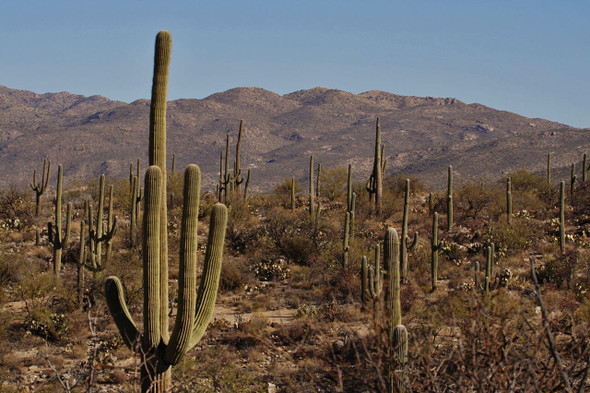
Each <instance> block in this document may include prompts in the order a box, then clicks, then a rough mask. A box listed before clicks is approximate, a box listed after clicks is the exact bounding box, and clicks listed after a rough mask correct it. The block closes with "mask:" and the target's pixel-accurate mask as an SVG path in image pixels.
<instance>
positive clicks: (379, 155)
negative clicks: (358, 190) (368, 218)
mask: <svg viewBox="0 0 590 393" xmlns="http://www.w3.org/2000/svg"><path fill="white" fill-rule="evenodd" d="M383 153H384V146H383V145H381V126H380V125H379V118H377V125H376V127H375V155H374V158H373V172H372V173H371V176H370V177H369V181H368V182H367V191H368V192H369V198H370V200H371V211H372V213H375V212H376V214H377V215H378V216H380V215H381V212H382V209H383V172H384V171H385V164H386V161H385V159H384V157H383V155H384V154H383Z"/></svg>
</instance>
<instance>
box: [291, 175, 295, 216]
mask: <svg viewBox="0 0 590 393" xmlns="http://www.w3.org/2000/svg"><path fill="white" fill-rule="evenodd" d="M291 211H293V212H294V211H295V178H294V177H292V178H291Z"/></svg>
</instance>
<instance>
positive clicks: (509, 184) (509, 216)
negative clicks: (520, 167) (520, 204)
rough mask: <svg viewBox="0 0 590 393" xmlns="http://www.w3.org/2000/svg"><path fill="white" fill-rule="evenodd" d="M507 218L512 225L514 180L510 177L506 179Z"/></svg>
mask: <svg viewBox="0 0 590 393" xmlns="http://www.w3.org/2000/svg"><path fill="white" fill-rule="evenodd" d="M506 219H507V221H508V225H510V224H511V223H512V182H511V180H510V177H509V178H508V179H506Z"/></svg>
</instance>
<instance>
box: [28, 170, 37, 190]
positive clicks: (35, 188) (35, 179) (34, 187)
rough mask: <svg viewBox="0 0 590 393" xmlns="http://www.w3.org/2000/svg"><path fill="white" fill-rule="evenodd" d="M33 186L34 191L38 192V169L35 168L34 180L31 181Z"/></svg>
mask: <svg viewBox="0 0 590 393" xmlns="http://www.w3.org/2000/svg"><path fill="white" fill-rule="evenodd" d="M30 186H31V188H32V189H33V191H35V192H37V170H36V169H33V182H32V183H30Z"/></svg>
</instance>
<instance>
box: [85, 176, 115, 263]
mask: <svg viewBox="0 0 590 393" xmlns="http://www.w3.org/2000/svg"><path fill="white" fill-rule="evenodd" d="M104 183H105V177H104V175H101V176H100V181H99V194H98V211H97V213H96V226H95V225H94V214H93V209H92V204H88V241H89V245H90V247H89V251H90V270H92V271H93V272H97V271H99V270H102V268H103V262H105V261H106V260H108V258H109V256H110V250H111V249H112V246H110V247H109V243H111V241H112V239H113V236H114V235H115V232H116V230H117V218H116V217H115V219H114V220H113V216H112V215H113V206H112V203H113V193H112V186H111V189H110V200H109V214H108V216H107V217H108V218H107V224H108V225H107V226H106V228H105V227H104V223H103V221H102V217H103V210H104V186H105V184H104ZM105 229H106V230H105ZM103 244H104V246H105V254H104V258H105V260H104V261H103V251H102V248H103Z"/></svg>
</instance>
